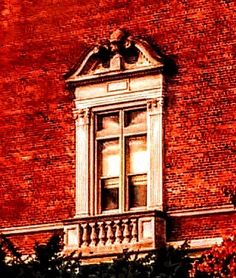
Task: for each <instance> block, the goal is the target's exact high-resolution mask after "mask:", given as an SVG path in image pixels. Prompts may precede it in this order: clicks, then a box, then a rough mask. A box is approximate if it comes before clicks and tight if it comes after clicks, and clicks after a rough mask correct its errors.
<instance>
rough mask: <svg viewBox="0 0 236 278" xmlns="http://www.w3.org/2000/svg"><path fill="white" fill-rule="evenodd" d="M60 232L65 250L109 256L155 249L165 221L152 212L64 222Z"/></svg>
mask: <svg viewBox="0 0 236 278" xmlns="http://www.w3.org/2000/svg"><path fill="white" fill-rule="evenodd" d="M64 231H65V246H66V250H78V251H79V252H82V254H83V255H86V256H88V255H89V256H94V255H99V254H104V253H107V254H110V255H112V254H117V253H120V252H122V251H123V250H124V249H128V250H130V251H135V250H139V251H142V250H151V249H154V248H156V246H157V245H158V244H160V243H161V242H163V241H165V219H164V217H163V214H162V213H160V212H156V211H152V212H149V211H145V212H135V213H125V214H116V215H109V216H108V215H101V216H97V217H95V216H93V217H87V218H80V219H70V220H67V221H65V223H64Z"/></svg>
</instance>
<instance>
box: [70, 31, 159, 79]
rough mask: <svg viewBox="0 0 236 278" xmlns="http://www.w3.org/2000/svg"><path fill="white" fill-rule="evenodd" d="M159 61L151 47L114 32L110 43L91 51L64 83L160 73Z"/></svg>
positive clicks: (126, 35) (139, 40)
mask: <svg viewBox="0 0 236 278" xmlns="http://www.w3.org/2000/svg"><path fill="white" fill-rule="evenodd" d="M161 60H162V59H161V57H160V56H159V55H157V54H156V53H155V51H154V50H153V49H152V48H151V47H150V45H149V44H148V43H147V42H146V41H144V40H142V39H135V38H133V37H132V36H129V35H128V34H127V33H126V32H125V31H123V30H120V29H118V30H116V31H115V32H113V33H112V34H111V37H110V39H109V40H107V41H106V42H104V43H101V44H99V45H96V46H95V47H93V49H92V50H90V51H89V52H88V53H87V55H86V56H85V58H84V59H83V60H82V62H81V63H80V65H78V67H77V68H76V70H75V71H74V73H73V74H72V75H71V76H70V77H69V78H67V80H66V82H68V83H73V82H80V81H89V80H94V79H95V80H96V79H101V78H103V79H104V78H106V77H109V76H110V77H111V76H116V75H119V74H122V75H124V74H132V73H136V72H143V71H146V70H150V69H161V68H162V67H163V64H162V62H161Z"/></svg>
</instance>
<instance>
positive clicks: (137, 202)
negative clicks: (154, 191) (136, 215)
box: [128, 175, 147, 208]
mask: <svg viewBox="0 0 236 278" xmlns="http://www.w3.org/2000/svg"><path fill="white" fill-rule="evenodd" d="M128 188H129V208H135V207H142V206H146V205H147V176H146V175H135V176H129V177H128Z"/></svg>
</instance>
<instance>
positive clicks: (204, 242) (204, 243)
mask: <svg viewBox="0 0 236 278" xmlns="http://www.w3.org/2000/svg"><path fill="white" fill-rule="evenodd" d="M222 241H223V239H222V237H214V238H200V239H192V240H189V241H188V244H189V245H190V249H204V248H210V247H212V246H213V245H215V244H221V243H222ZM184 242H185V241H184V240H179V241H169V242H167V244H169V245H172V246H174V247H178V246H181V245H182V244H183V243H184Z"/></svg>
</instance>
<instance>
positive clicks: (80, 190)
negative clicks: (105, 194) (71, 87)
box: [74, 108, 90, 217]
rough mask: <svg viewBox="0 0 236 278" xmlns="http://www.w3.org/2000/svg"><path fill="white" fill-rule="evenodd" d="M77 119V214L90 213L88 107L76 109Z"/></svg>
mask: <svg viewBox="0 0 236 278" xmlns="http://www.w3.org/2000/svg"><path fill="white" fill-rule="evenodd" d="M74 118H75V120H76V215H75V217H81V216H88V215H89V124H90V110H89V109H88V108H85V109H79V110H75V111H74Z"/></svg>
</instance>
